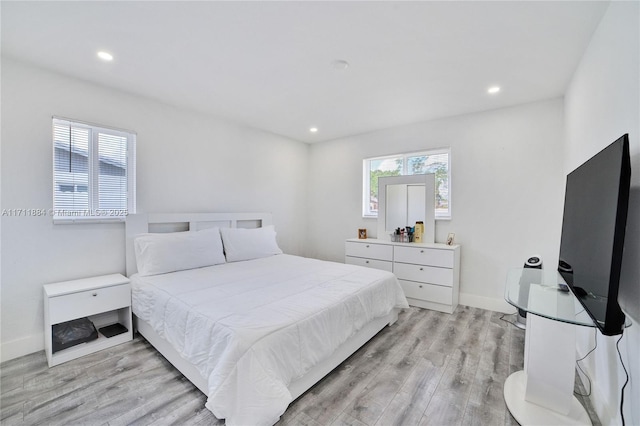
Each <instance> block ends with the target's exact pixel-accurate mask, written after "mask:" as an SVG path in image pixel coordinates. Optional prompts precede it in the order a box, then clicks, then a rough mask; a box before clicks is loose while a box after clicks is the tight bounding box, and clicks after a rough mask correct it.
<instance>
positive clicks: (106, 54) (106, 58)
mask: <svg viewBox="0 0 640 426" xmlns="http://www.w3.org/2000/svg"><path fill="white" fill-rule="evenodd" d="M98 58H100V59H102V60H103V61H108V62H110V61H113V55H112V54H111V53H109V52H105V51H104V50H101V51H99V52H98Z"/></svg>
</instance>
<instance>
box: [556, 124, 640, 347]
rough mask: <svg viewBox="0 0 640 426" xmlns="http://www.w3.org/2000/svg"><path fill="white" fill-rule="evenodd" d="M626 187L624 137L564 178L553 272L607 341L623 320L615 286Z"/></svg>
mask: <svg viewBox="0 0 640 426" xmlns="http://www.w3.org/2000/svg"><path fill="white" fill-rule="evenodd" d="M630 182H631V160H630V156H629V137H628V135H626V134H625V135H624V136H622V137H620V138H619V139H618V140H616V141H615V142H613V143H612V144H611V145H609V146H607V147H606V148H604V149H603V150H602V151H600V152H599V153H598V154H596V155H594V156H593V157H592V158H591V159H589V160H588V161H587V162H585V163H584V164H582V165H581V166H580V167H578V168H577V169H575V170H574V171H572V172H571V173H569V175H567V186H566V192H565V200H564V216H563V219H562V237H561V241H560V261H559V263H558V272H560V275H562V277H563V278H564V280H565V281H566V282H567V284H568V286H569V288H570V289H571V290H572V291H573V293H574V294H575V295H576V297H577V298H578V300H579V301H580V303H581V304H582V306H583V307H584V309H585V311H586V312H587V313H588V314H589V316H591V318H592V319H593V321H594V322H595V324H596V326H597V327H598V328H599V329H600V331H602V334H604V335H607V336H612V335H616V334H620V333H622V330H623V327H624V321H625V316H624V314H623V313H622V310H621V309H620V306H619V305H618V287H619V283H620V268H621V265H622V251H623V248H624V234H625V227H626V223H627V209H628V205H629V186H630Z"/></svg>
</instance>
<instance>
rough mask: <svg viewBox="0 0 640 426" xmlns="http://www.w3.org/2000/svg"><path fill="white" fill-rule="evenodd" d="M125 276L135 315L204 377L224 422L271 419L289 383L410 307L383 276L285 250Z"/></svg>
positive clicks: (286, 399) (212, 406)
mask: <svg viewBox="0 0 640 426" xmlns="http://www.w3.org/2000/svg"><path fill="white" fill-rule="evenodd" d="M131 281H132V291H133V292H132V298H133V312H134V314H135V315H136V316H137V317H138V318H140V319H142V320H144V321H145V322H147V323H148V324H149V325H150V326H151V327H152V328H153V329H154V330H155V332H156V333H158V334H159V335H160V336H161V337H162V338H164V339H165V340H166V341H167V342H169V343H170V344H171V345H172V346H173V348H174V349H175V350H176V351H178V353H180V355H181V356H182V357H183V358H184V359H186V360H188V361H189V362H190V363H191V364H193V365H194V366H195V368H196V369H197V370H198V371H199V372H200V374H201V375H202V377H203V378H205V379H206V380H207V383H208V395H207V396H208V399H207V403H206V407H207V408H208V409H209V410H211V411H212V412H213V413H214V414H215V415H216V417H218V418H224V419H226V423H227V424H229V425H234V424H238V425H246V424H252V425H261V424H273V423H275V422H276V421H277V420H278V419H279V417H280V416H281V415H282V413H284V411H285V410H286V408H287V406H288V405H289V403H290V402H291V401H292V397H291V393H290V392H289V390H288V385H289V383H291V381H292V380H295V379H297V378H299V377H301V376H303V375H304V374H305V373H306V372H307V371H308V370H309V369H310V368H311V367H313V366H314V365H316V364H317V363H318V362H321V361H323V360H324V359H326V358H328V357H329V356H330V355H331V354H332V353H333V351H334V350H335V349H336V348H337V347H338V346H339V345H341V344H342V343H344V342H345V341H346V340H347V339H349V337H351V336H352V335H353V334H355V333H356V332H357V331H358V330H360V329H361V328H362V327H363V326H364V325H365V324H367V323H368V322H370V321H372V320H373V319H376V318H379V317H383V316H385V315H387V314H389V313H390V312H391V311H392V310H393V309H394V308H407V307H408V304H407V300H406V299H405V297H404V293H403V292H402V289H401V287H400V285H399V283H398V281H397V279H396V278H395V276H394V275H393V274H392V273H390V272H386V271H381V270H377V269H370V268H362V267H359V266H354V265H345V264H341V263H334V262H325V261H319V260H315V259H307V258H302V257H297V256H290V255H284V254H283V255H277V256H271V257H267V258H262V259H255V260H249V261H243V262H235V263H225V264H222V265H216V266H210V267H206V268H199V269H192V270H186V271H179V272H173V273H168V274H162V275H155V276H149V277H140V276H138V275H137V274H136V275H133V276H132V277H131Z"/></svg>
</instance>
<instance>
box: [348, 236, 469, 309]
mask: <svg viewBox="0 0 640 426" xmlns="http://www.w3.org/2000/svg"><path fill="white" fill-rule="evenodd" d="M345 263H348V264H351V265H360V266H366V267H370V268H377V269H383V270H385V271H390V272H393V273H394V274H395V275H396V276H397V277H398V280H399V281H400V285H402V289H403V290H404V294H405V296H406V297H407V300H408V301H409V304H410V305H413V306H419V307H421V308H427V309H433V310H436V311H440V312H447V313H452V312H453V311H454V310H455V308H456V306H458V292H459V289H458V287H459V283H460V246H459V245H457V244H455V245H451V246H448V245H446V244H417V243H393V242H390V241H383V240H376V239H365V240H359V239H349V240H347V241H346V243H345Z"/></svg>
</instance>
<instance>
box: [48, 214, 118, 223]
mask: <svg viewBox="0 0 640 426" xmlns="http://www.w3.org/2000/svg"><path fill="white" fill-rule="evenodd" d="M126 219H127V217H126V216H116V217H60V216H58V217H55V216H54V218H53V224H54V225H76V224H93V223H122V222H124V221H125V220H126Z"/></svg>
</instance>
